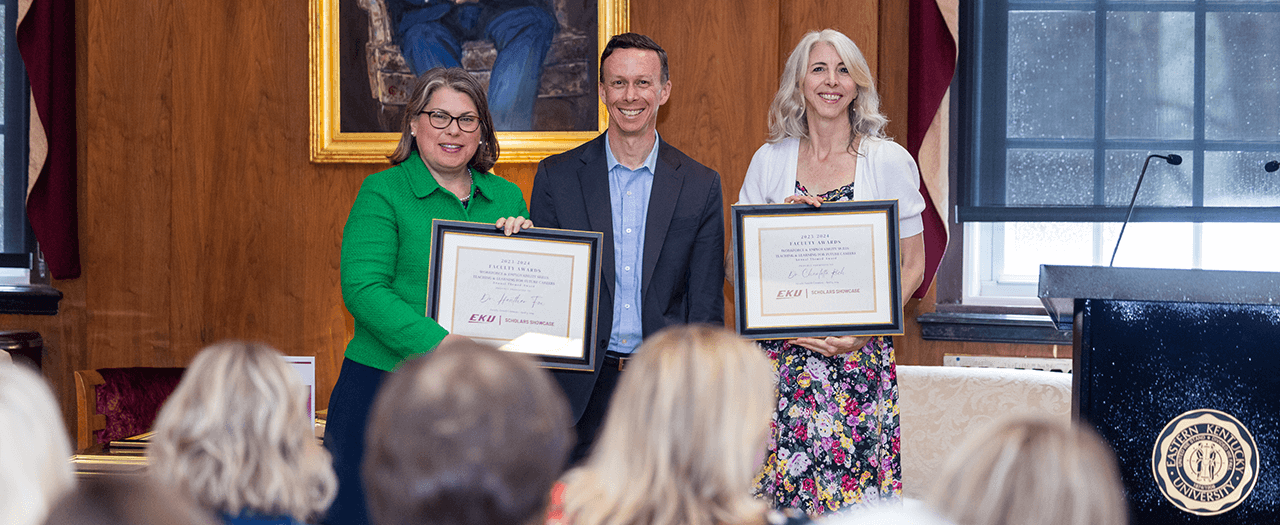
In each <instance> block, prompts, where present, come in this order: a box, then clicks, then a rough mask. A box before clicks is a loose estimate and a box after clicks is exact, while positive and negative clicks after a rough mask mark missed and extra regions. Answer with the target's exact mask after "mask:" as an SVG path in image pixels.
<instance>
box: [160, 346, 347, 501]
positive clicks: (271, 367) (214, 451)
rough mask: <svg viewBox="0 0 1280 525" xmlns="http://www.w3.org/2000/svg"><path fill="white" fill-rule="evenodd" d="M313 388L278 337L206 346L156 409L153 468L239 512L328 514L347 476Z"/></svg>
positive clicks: (173, 483)
mask: <svg viewBox="0 0 1280 525" xmlns="http://www.w3.org/2000/svg"><path fill="white" fill-rule="evenodd" d="M306 395H307V392H306V390H304V387H303V385H302V382H301V381H300V380H299V378H298V375H297V373H296V372H294V371H293V369H292V368H291V367H290V366H289V365H288V364H287V363H285V361H284V359H282V358H281V355H280V352H277V351H276V350H275V349H273V348H271V347H269V346H266V345H263V344H259V343H246V342H240V341H227V342H222V343H218V344H215V345H213V346H210V347H208V348H205V349H204V350H203V351H201V352H200V355H198V356H196V358H195V360H194V361H192V362H191V365H190V366H189V367H188V368H187V371H186V373H185V375H183V377H182V381H181V382H180V383H178V388H177V389H175V390H174V391H173V395H171V396H170V397H169V399H168V401H166V402H165V404H164V408H162V409H161V410H160V415H159V416H158V417H157V418H156V425H155V436H154V438H153V439H152V443H151V446H150V448H149V449H148V452H147V455H148V456H149V460H150V471H151V473H152V475H154V476H155V477H156V479H157V480H158V481H160V482H161V483H166V484H170V485H171V486H176V487H179V488H181V489H183V490H184V491H185V492H186V493H188V494H190V495H191V496H192V497H193V498H194V499H195V500H196V501H197V502H199V503H200V504H201V505H203V506H205V507H206V508H209V509H211V510H215V511H219V512H224V513H227V514H229V515H232V516H235V515H238V514H240V513H241V512H243V511H245V510H246V509H248V510H251V511H253V512H255V513H258V514H264V515H282V514H288V515H291V516H293V517H295V518H297V519H298V520H300V521H305V520H307V519H308V518H310V517H312V516H315V515H318V514H319V513H320V512H323V511H324V510H325V509H327V508H328V507H329V504H330V503H332V502H333V498H334V495H335V491H336V489H337V479H336V477H335V476H334V473H333V467H332V465H331V464H330V458H329V453H328V452H327V451H325V450H324V449H322V448H321V447H320V446H319V445H318V444H317V443H316V439H315V436H314V430H313V429H312V426H311V421H310V418H309V416H310V413H309V412H308V411H307V407H306Z"/></svg>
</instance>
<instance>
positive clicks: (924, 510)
mask: <svg viewBox="0 0 1280 525" xmlns="http://www.w3.org/2000/svg"><path fill="white" fill-rule="evenodd" d="M901 503H902V504H898V503H893V504H875V503H872V504H869V505H860V506H857V507H853V508H851V509H848V511H847V512H844V513H842V514H839V515H834V516H832V517H831V518H830V519H825V520H823V521H822V523H823V525H955V524H953V523H951V522H950V521H947V519H946V518H943V517H942V516H939V515H938V514H937V513H936V512H934V511H932V510H930V509H929V508H928V507H925V505H924V502H922V501H920V500H912V499H908V500H906V501H904V502H901Z"/></svg>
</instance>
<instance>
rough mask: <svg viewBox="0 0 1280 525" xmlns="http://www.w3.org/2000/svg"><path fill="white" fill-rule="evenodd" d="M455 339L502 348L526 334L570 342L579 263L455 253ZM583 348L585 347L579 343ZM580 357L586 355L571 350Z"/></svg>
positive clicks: (518, 254) (542, 256) (563, 258)
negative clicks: (555, 337)
mask: <svg viewBox="0 0 1280 525" xmlns="http://www.w3.org/2000/svg"><path fill="white" fill-rule="evenodd" d="M456 249H457V252H456V255H457V256H456V258H455V260H456V261H457V267H456V271H455V272H454V273H453V275H454V276H455V280H456V281H455V283H454V286H453V289H454V294H453V301H452V304H451V305H450V306H451V308H449V309H448V312H449V315H450V319H449V324H448V325H447V326H452V330H451V331H452V333H455V334H458V335H464V336H467V337H470V338H472V339H476V340H483V341H488V342H491V343H493V344H502V343H506V342H507V341H510V340H513V339H516V338H517V337H520V336H521V335H523V334H525V333H530V332H533V333H539V334H547V335H554V336H559V337H569V335H570V330H571V327H570V317H571V314H572V309H571V308H572V306H573V305H572V304H570V303H571V297H572V293H571V290H572V287H573V286H574V285H575V284H580V283H575V281H577V280H578V279H575V276H574V263H575V259H574V257H573V256H571V255H565V254H548V253H538V252H525V251H513V250H496V249H491V248H481V247H466V246H459V247H457V248H456ZM579 346H581V343H579ZM570 351H576V352H577V353H581V349H580V348H578V349H576V350H574V349H572V348H571V349H570Z"/></svg>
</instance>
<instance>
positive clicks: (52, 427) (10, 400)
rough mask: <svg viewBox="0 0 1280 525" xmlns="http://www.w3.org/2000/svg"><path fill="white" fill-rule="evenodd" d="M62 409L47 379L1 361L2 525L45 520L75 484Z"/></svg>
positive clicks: (0, 463) (31, 371)
mask: <svg viewBox="0 0 1280 525" xmlns="http://www.w3.org/2000/svg"><path fill="white" fill-rule="evenodd" d="M70 460H71V443H70V441H69V438H68V436H67V430H66V427H65V426H63V424H62V411H61V410H59V409H58V404H57V402H56V401H54V399H53V392H52V391H51V390H49V385H48V384H46V383H45V381H44V378H42V377H40V376H39V375H38V374H36V372H35V371H33V370H30V369H27V368H26V367H24V366H22V365H15V364H12V363H8V364H0V523H5V524H12V525H28V524H34V523H40V520H42V519H44V516H45V513H46V512H48V510H49V506H50V504H51V503H52V502H53V501H55V500H57V499H58V498H59V497H61V496H62V494H63V493H64V492H66V491H67V490H70V489H71V488H72V486H73V485H74V483H75V478H74V477H73V474H72V470H71V463H70Z"/></svg>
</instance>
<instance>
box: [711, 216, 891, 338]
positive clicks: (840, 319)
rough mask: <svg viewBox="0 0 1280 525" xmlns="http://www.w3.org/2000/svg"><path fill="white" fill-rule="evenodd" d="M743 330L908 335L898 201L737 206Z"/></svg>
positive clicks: (748, 333) (786, 334) (760, 334)
mask: <svg viewBox="0 0 1280 525" xmlns="http://www.w3.org/2000/svg"><path fill="white" fill-rule="evenodd" d="M733 243H734V246H733V253H734V259H735V267H734V270H735V271H734V286H733V290H734V298H735V299H736V301H735V303H736V308H737V310H736V314H737V315H736V316H735V317H736V323H737V330H738V333H739V334H741V335H742V336H743V337H747V338H750V339H790V338H795V337H825V336H842V335H859V336H861V335H900V334H902V329H903V324H902V290H901V281H900V276H899V274H900V273H901V268H900V267H899V266H898V201H896V200H893V201H857V202H824V203H822V206H821V207H818V208H815V207H813V206H809V205H807V204H759V205H742V206H734V207H733Z"/></svg>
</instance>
